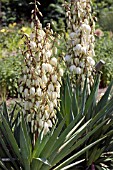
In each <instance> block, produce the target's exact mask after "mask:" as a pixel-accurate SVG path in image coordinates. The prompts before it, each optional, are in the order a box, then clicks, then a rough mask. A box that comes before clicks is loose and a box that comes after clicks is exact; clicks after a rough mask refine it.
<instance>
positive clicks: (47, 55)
mask: <svg viewBox="0 0 113 170" xmlns="http://www.w3.org/2000/svg"><path fill="white" fill-rule="evenodd" d="M51 54H52V53H51V51H50V50H49V51H47V52H46V53H45V55H46V57H47V58H50V57H51Z"/></svg>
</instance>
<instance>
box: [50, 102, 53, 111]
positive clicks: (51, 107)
mask: <svg viewBox="0 0 113 170" xmlns="http://www.w3.org/2000/svg"><path fill="white" fill-rule="evenodd" d="M53 109H54V105H53V102H50V103H49V110H50V112H51V111H53Z"/></svg>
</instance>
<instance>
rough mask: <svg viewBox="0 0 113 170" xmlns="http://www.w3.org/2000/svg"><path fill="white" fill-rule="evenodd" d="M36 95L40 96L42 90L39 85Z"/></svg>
mask: <svg viewBox="0 0 113 170" xmlns="http://www.w3.org/2000/svg"><path fill="white" fill-rule="evenodd" d="M37 95H38V96H42V90H41V88H40V87H39V88H38V89H37Z"/></svg>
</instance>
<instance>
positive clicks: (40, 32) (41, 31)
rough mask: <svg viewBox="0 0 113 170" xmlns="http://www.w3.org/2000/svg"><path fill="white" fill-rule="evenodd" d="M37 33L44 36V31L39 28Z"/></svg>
mask: <svg viewBox="0 0 113 170" xmlns="http://www.w3.org/2000/svg"><path fill="white" fill-rule="evenodd" d="M39 34H40V35H41V36H42V37H44V36H45V32H44V31H43V30H42V29H41V30H39Z"/></svg>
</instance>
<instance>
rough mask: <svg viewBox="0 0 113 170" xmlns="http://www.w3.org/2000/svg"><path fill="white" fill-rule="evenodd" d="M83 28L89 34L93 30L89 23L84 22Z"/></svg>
mask: <svg viewBox="0 0 113 170" xmlns="http://www.w3.org/2000/svg"><path fill="white" fill-rule="evenodd" d="M81 28H82V30H83V31H85V32H86V33H87V34H90V32H91V27H90V26H89V25H88V24H82V25H81Z"/></svg>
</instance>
